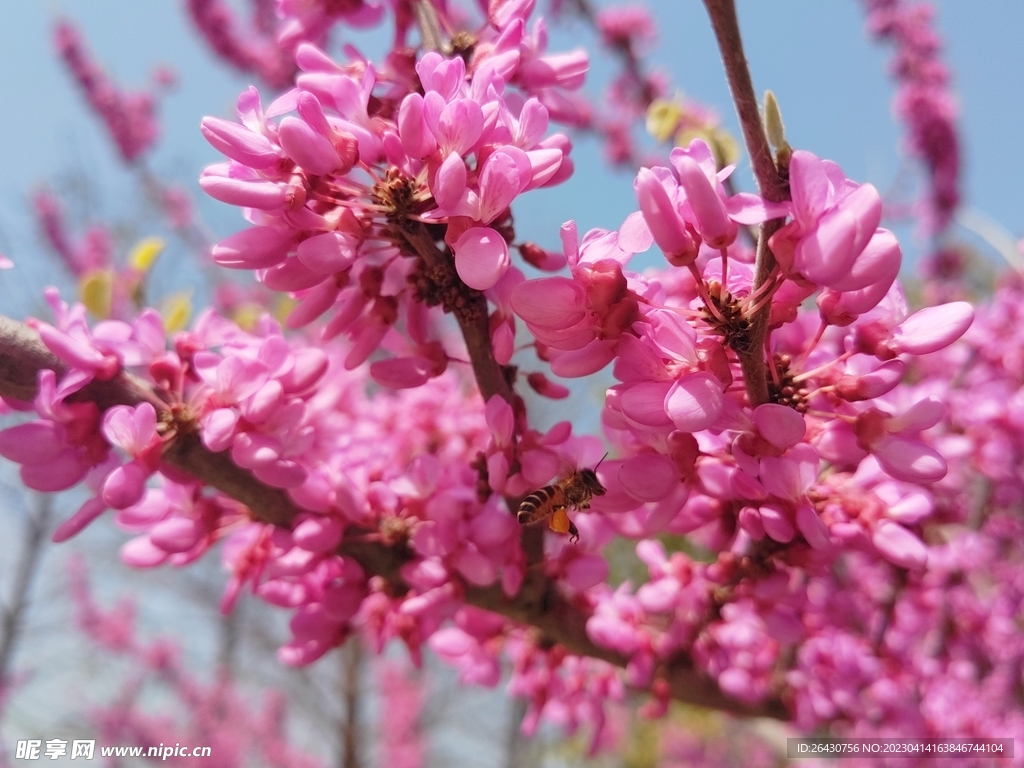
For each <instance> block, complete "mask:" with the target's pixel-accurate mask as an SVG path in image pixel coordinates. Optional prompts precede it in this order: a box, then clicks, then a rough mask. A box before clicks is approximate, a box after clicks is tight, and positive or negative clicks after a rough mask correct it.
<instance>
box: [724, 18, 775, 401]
mask: <svg viewBox="0 0 1024 768" xmlns="http://www.w3.org/2000/svg"><path fill="white" fill-rule="evenodd" d="M704 6H705V8H707V11H708V16H709V17H710V19H711V26H712V27H713V28H714V30H715V38H716V39H717V40H718V48H719V50H720V51H721V53H722V64H723V65H724V67H725V75H726V79H727V80H728V81H729V91H730V92H731V93H732V99H733V102H734V103H735V105H736V114H737V115H738V116H739V120H740V128H741V129H742V131H743V140H744V142H745V143H746V145H747V152H748V153H749V154H750V165H751V168H752V169H753V171H754V178H755V179H756V181H757V186H758V189H759V190H760V192H761V195H762V196H763V197H764V198H765V199H766V200H768V201H770V202H773V203H778V202H782V201H783V200H787V199H789V187H788V184H787V182H786V180H785V179H784V178H783V177H782V175H781V174H780V173H779V170H778V168H777V167H776V165H775V160H774V159H773V158H772V151H771V147H770V146H769V144H768V137H767V136H766V135H765V132H764V125H763V124H762V123H761V113H760V110H759V109H758V104H757V96H755V95H754V83H753V82H752V80H751V78H750V69H749V68H748V67H747V58H746V56H745V55H744V53H743V40H742V38H741V37H740V26H739V22H738V20H737V18H736V7H735V6H734V5H733V0H704ZM781 226H782V219H772V220H770V221H766V222H765V223H764V224H762V225H761V229H760V232H759V233H758V243H757V257H756V261H755V265H754V284H753V286H752V287H751V291H752V292H754V293H756V292H757V289H758V288H760V287H761V286H762V285H764V284H765V283H766V282H767V281H768V280H769V279H770V277H771V274H772V271H773V270H774V269H775V256H774V255H773V254H772V252H771V249H770V248H769V247H768V238H770V237H771V236H772V235H773V234H775V232H776V231H777V230H778V229H779V228H780V227H781ZM770 313H771V305H770V304H766V305H765V306H764V307H762V308H761V310H760V311H759V312H757V313H756V314H755V315H754V316H753V317H752V318H751V325H750V336H749V339H750V344H749V346H748V351H745V352H739V353H737V354H738V355H739V359H740V365H741V367H742V368H743V377H744V382H745V384H746V388H747V397H748V398H749V399H750V404H751V405H752V406H757V405H762V404H763V403H766V402H768V376H767V372H766V370H765V349H764V346H765V338H766V336H767V331H768V317H769V315H770Z"/></svg>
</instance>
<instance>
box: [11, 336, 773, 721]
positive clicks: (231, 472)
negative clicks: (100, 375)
mask: <svg viewBox="0 0 1024 768" xmlns="http://www.w3.org/2000/svg"><path fill="white" fill-rule="evenodd" d="M43 368H49V369H51V370H54V371H56V372H57V373H58V374H63V373H64V372H66V371H67V366H66V365H65V364H64V363H63V362H61V361H60V360H59V359H58V358H57V357H56V356H54V355H53V354H52V353H51V352H50V351H49V350H48V349H46V347H45V346H43V344H42V342H41V341H40V340H39V337H38V336H37V335H36V334H35V332H34V331H32V330H31V329H30V328H28V327H26V326H24V325H22V324H21V323H17V322H15V321H13V320H10V319H9V318H5V317H2V316H0V396H3V397H12V398H16V399H18V400H31V399H32V398H33V397H34V396H35V391H36V381H37V380H38V373H39V371H40V370H41V369H43ZM77 397H78V398H79V399H87V400H90V401H92V402H95V403H96V404H97V405H98V406H99V407H100V408H101V409H103V410H105V409H107V408H110V407H112V406H114V405H117V404H124V405H137V404H138V403H140V402H142V401H144V400H145V401H148V402H157V403H161V407H162V408H163V409H164V411H166V410H167V408H168V406H167V404H165V403H162V401H160V400H159V398H157V396H156V395H155V394H154V393H153V392H152V390H149V389H148V388H147V387H146V385H145V383H144V382H142V381H141V380H139V379H137V378H136V377H134V376H131V375H130V374H125V373H122V374H121V375H120V376H118V377H117V378H115V379H113V380H111V381H107V382H96V381H94V382H92V383H91V384H90V385H89V386H88V387H86V388H85V389H83V390H82V391H81V392H80V393H77ZM163 459H164V461H166V462H167V463H169V464H171V465H173V466H175V467H177V468H178V469H181V470H184V471H186V472H188V473H189V474H191V475H192V476H194V477H195V478H196V479H198V480H200V481H201V482H203V483H205V484H206V485H209V486H212V487H213V488H216V489H218V490H220V491H221V492H223V493H225V494H227V495H228V496H230V497H232V498H234V499H236V500H237V501H239V502H241V503H243V504H245V505H246V506H247V507H248V508H249V511H250V513H251V515H252V517H253V519H254V520H257V521H258V522H262V523H269V524H272V525H280V526H285V527H287V526H289V525H290V524H291V522H292V521H293V520H294V519H295V517H296V516H297V515H299V513H300V510H299V508H298V507H296V506H295V505H294V504H293V503H292V501H291V500H290V499H289V498H288V497H287V495H286V494H285V493H284V492H282V491H281V490H279V489H276V488H271V487H269V486H266V485H264V484H262V483H261V482H260V481H258V480H257V479H256V478H255V477H253V475H252V474H251V473H249V472H248V471H247V470H244V469H242V468H240V467H237V466H235V465H234V464H232V463H231V462H230V461H229V459H228V457H227V454H226V453H212V452H210V451H209V450H207V449H206V448H205V447H204V446H203V444H202V442H201V441H200V440H199V439H198V437H197V436H195V435H185V436H179V437H177V438H175V439H174V440H173V441H172V443H171V445H170V446H169V448H168V449H167V450H166V451H165V453H164V455H163ZM338 552H339V554H342V555H345V556H348V557H351V558H352V559H354V560H355V561H356V562H358V563H359V564H360V565H361V566H362V567H363V569H365V570H366V571H367V573H370V574H373V575H376V576H381V577H383V578H384V579H386V580H387V581H388V582H389V583H390V584H391V585H392V587H393V588H394V589H395V590H396V591H402V590H404V589H405V588H406V587H405V584H404V583H403V582H402V578H401V575H400V573H399V569H400V568H401V566H402V564H403V563H404V562H406V558H407V555H406V554H404V553H403V552H402V551H400V550H399V549H396V548H392V547H388V546H385V545H384V544H382V543H380V542H373V541H365V540H363V541H358V540H354V539H349V540H347V541H344V542H343V543H342V544H341V546H340V547H339V549H338ZM539 578H541V579H543V586H544V589H543V590H542V593H541V597H540V599H537V598H536V597H535V596H534V595H532V594H526V592H525V591H524V592H521V593H520V594H518V595H516V596H514V597H508V596H506V595H505V594H504V593H503V592H502V590H501V587H500V586H497V585H495V586H490V587H474V586H469V585H464V593H465V598H466V602H468V603H470V604H471V605H474V606H476V607H478V608H482V609H484V610H488V611H492V612H494V613H498V614H500V615H502V616H505V617H506V618H508V619H511V620H512V621H515V622H519V623H522V624H527V625H531V626H533V627H535V628H536V629H537V630H539V632H540V634H541V636H542V638H543V639H544V640H545V641H547V642H553V643H558V644H560V645H562V646H564V647H565V648H566V650H568V651H569V652H570V653H573V654H577V655H580V656H590V657H592V658H595V659H601V660H604V661H606V662H608V663H610V664H614V665H615V666H619V667H624V666H625V665H626V663H627V662H628V659H627V658H626V657H624V656H621V655H619V654H617V653H615V652H614V651H610V650H608V649H606V648H602V647H600V646H598V645H597V644H595V643H594V642H593V641H592V640H591V639H590V638H589V637H588V636H587V632H586V621H587V615H586V614H585V613H584V612H583V611H582V610H580V609H579V608H577V607H576V606H575V605H573V604H572V603H570V602H569V601H567V600H566V599H565V598H564V597H563V596H562V595H561V594H560V593H559V592H558V590H557V587H556V584H555V583H554V582H553V581H552V580H551V579H548V578H546V577H543V576H540V577H539ZM664 674H665V676H666V678H667V679H668V681H669V685H670V687H671V690H672V695H673V697H675V698H676V699H678V700H679V701H682V702H686V703H689V704H696V705H699V706H705V707H711V708H714V709H720V710H724V711H727V712H735V713H737V714H746V715H756V716H763V717H774V718H777V719H786V718H787V717H788V715H787V713H786V709H785V707H784V706H783V704H782V702H781V701H779V700H777V699H772V700H769V701H766V702H762V703H761V704H759V705H757V706H754V707H747V706H745V705H743V704H740V703H738V702H736V701H734V700H733V699H731V698H729V697H728V696H726V695H725V694H724V693H723V692H722V691H721V690H720V689H719V688H718V686H717V685H716V684H715V682H714V681H713V680H711V679H709V678H708V677H706V676H705V675H703V674H702V673H700V672H699V671H697V670H696V669H694V667H693V665H692V664H691V663H690V662H689V660H688V659H683V660H681V661H678V662H674V663H672V664H670V665H668V666H667V668H666V669H665V671H664Z"/></svg>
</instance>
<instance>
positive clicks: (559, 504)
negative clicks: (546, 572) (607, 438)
mask: <svg viewBox="0 0 1024 768" xmlns="http://www.w3.org/2000/svg"><path fill="white" fill-rule="evenodd" d="M607 455H608V454H607V453H606V454H605V455H604V456H602V457H601V461H604V458H605V456H607ZM601 461H599V462H597V466H596V467H594V468H593V469H574V470H573V471H572V473H571V474H569V475H568V476H567V477H565V478H563V479H561V480H559V481H558V482H557V483H553V484H551V485H545V486H544V487H543V488H541V489H539V490H536V491H534V492H533V493H531V494H530V495H529V496H527V497H526V498H525V499H523V502H522V503H521V504H520V505H519V514H518V515H517V516H516V517H517V518H518V520H519V522H520V524H522V525H529V524H530V523H536V522H538V521H539V520H547V521H548V526H549V527H550V528H551V530H552V531H555V532H556V533H568V534H569V541H578V540H579V538H580V532H579V531H578V530H576V526H575V525H573V522H572V520H570V519H569V510H571V509H589V508H590V500H591V499H592V498H594V497H595V496H604V494H605V487H604V486H603V485H601V481H600V480H598V479H597V467H600V466H601Z"/></svg>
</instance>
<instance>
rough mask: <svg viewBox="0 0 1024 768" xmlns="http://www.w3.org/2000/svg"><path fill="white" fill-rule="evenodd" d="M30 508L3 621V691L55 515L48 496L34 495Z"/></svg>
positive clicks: (0, 636) (0, 652)
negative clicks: (19, 558)
mask: <svg viewBox="0 0 1024 768" xmlns="http://www.w3.org/2000/svg"><path fill="white" fill-rule="evenodd" d="M29 506H30V509H29V514H28V518H27V519H26V520H25V537H24V540H23V543H22V547H21V560H20V562H19V563H18V567H17V570H15V572H14V582H13V584H12V585H11V594H10V596H9V598H8V602H7V605H5V606H4V607H3V614H2V618H0V691H2V690H3V689H4V688H5V687H6V686H7V683H8V679H9V676H10V675H9V672H10V666H11V659H12V658H13V657H14V649H15V647H16V645H17V640H18V636H19V634H20V633H21V628H22V625H23V623H24V618H25V611H26V610H27V608H28V595H29V592H30V591H31V589H32V580H33V578H34V577H35V574H36V570H37V569H38V566H39V559H40V556H41V555H42V551H43V545H44V544H45V541H46V533H47V531H48V530H49V528H50V519H51V517H52V514H53V500H52V498H51V497H50V496H49V495H47V494H42V493H32V494H31V502H30V505H29Z"/></svg>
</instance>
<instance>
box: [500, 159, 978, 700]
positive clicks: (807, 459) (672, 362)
mask: <svg viewBox="0 0 1024 768" xmlns="http://www.w3.org/2000/svg"><path fill="white" fill-rule="evenodd" d="M671 159H672V167H671V168H653V169H645V170H641V171H640V173H639V174H638V176H637V181H636V185H635V186H636V190H637V196H638V199H639V203H640V213H639V214H634V215H632V216H631V217H629V218H628V219H627V221H626V223H625V224H624V225H623V227H622V228H620V230H619V231H618V232H602V231H595V232H591V233H589V234H588V235H587V236H586V237H584V238H583V240H582V242H581V243H577V239H576V234H575V230H574V228H573V227H572V226H571V225H569V226H567V227H565V228H563V241H564V244H565V252H566V257H567V260H568V262H569V264H570V269H571V275H570V276H569V277H549V278H541V279H538V280H531V281H527V282H524V283H520V284H518V285H517V286H516V287H515V289H514V291H513V293H512V306H513V308H514V310H515V311H516V312H517V314H518V315H519V316H520V317H521V318H522V319H523V320H524V321H525V322H526V324H527V327H528V328H529V329H530V330H531V331H532V332H533V333H534V335H535V336H536V338H537V342H538V343H537V346H538V350H539V352H540V353H541V354H542V356H543V357H544V358H545V359H549V360H551V363H552V369H553V371H555V372H556V373H558V374H560V375H570V376H579V375H586V374H589V373H592V372H594V371H596V370H599V369H600V368H603V367H604V366H605V365H607V364H608V363H609V362H613V361H614V367H613V374H614V376H615V377H616V379H618V381H619V382H620V383H618V384H616V385H615V386H613V387H612V388H611V389H609V391H608V394H607V398H606V403H605V411H604V414H603V417H602V418H603V423H604V427H605V431H606V434H607V435H608V436H609V438H610V439H611V441H612V442H613V444H614V445H616V447H617V449H618V454H619V457H618V458H615V459H612V460H609V461H607V462H605V463H603V464H602V466H601V469H600V471H599V476H600V478H601V482H602V483H603V485H604V486H605V487H606V488H607V493H606V494H605V495H604V496H602V497H601V498H600V499H595V500H594V503H593V509H594V510H595V511H594V513H592V514H590V515H585V516H584V515H581V516H580V517H581V519H582V520H584V521H586V522H587V523H589V525H592V526H594V527H596V528H597V529H598V530H600V529H602V528H608V529H610V530H609V532H608V534H607V535H609V536H610V535H611V534H613V533H617V534H619V535H625V536H631V537H636V538H645V537H650V536H653V535H657V534H659V533H663V532H671V533H678V534H689V535H691V537H692V538H693V539H694V540H696V541H698V542H700V543H701V544H702V545H703V546H705V547H707V548H708V549H709V550H711V551H713V552H717V553H718V556H717V560H716V562H714V563H712V564H711V565H703V564H699V563H694V562H693V561H691V560H690V558H688V557H686V556H684V555H682V554H681V553H676V554H674V555H672V556H671V558H670V557H668V555H667V554H666V552H665V551H664V549H663V548H662V547H661V545H660V544H658V543H657V542H654V541H646V542H642V543H641V545H639V546H638V550H637V554H638V556H639V557H640V558H641V559H642V560H643V561H644V562H646V563H647V565H648V568H649V569H650V581H649V582H648V583H647V584H645V585H643V586H642V587H641V588H639V589H637V590H635V592H634V591H633V590H632V589H629V588H626V587H625V586H624V587H622V588H620V589H618V590H615V591H614V592H612V591H610V590H608V588H607V587H599V588H597V589H598V592H597V593H596V600H597V605H596V606H595V608H594V612H593V615H592V617H591V619H590V621H589V622H588V632H589V634H590V636H591V638H592V639H594V640H595V641H597V642H599V643H600V644H602V645H605V646H608V647H612V648H615V649H616V650H618V651H619V652H621V653H622V654H624V655H625V656H627V657H628V658H630V659H632V661H631V664H630V670H631V674H634V675H635V676H636V678H635V684H641V685H642V684H645V683H647V682H649V678H650V675H651V672H652V670H653V669H654V668H655V666H656V665H657V664H658V663H662V662H664V661H666V660H668V659H670V658H672V657H673V656H674V655H676V654H678V653H679V652H682V651H686V652H691V653H692V654H693V657H694V659H695V661H696V662H697V663H698V664H700V665H701V666H702V668H704V669H705V670H706V671H707V672H708V673H709V674H711V675H713V676H714V677H715V678H716V679H717V680H718V683H719V685H720V686H721V687H722V689H723V690H725V691H727V692H728V693H729V694H730V695H732V696H734V697H735V698H737V699H738V700H741V701H747V702H749V703H754V702H757V701H760V700H762V699H763V698H764V697H765V696H766V695H768V693H769V691H770V690H771V688H772V686H773V684H774V682H773V681H774V679H775V675H776V674H777V671H776V670H777V663H778V661H779V654H780V649H781V647H782V645H783V644H793V643H796V642H799V641H800V640H801V639H802V636H803V629H802V627H801V611H802V606H801V601H800V600H799V599H798V598H796V597H794V598H793V599H792V600H790V599H789V598H787V597H786V595H787V587H786V586H785V585H786V583H787V582H788V581H789V577H788V576H786V575H785V574H784V573H783V572H773V568H772V567H770V566H769V568H768V570H767V572H762V573H761V574H760V575H758V574H757V570H756V568H755V566H754V563H757V562H761V563H762V566H761V567H762V568H763V567H765V565H767V564H768V563H772V562H775V561H780V562H785V563H789V564H791V565H792V564H799V565H802V566H803V567H806V568H809V569H811V570H812V572H813V571H814V570H817V569H821V568H822V567H824V566H826V565H827V564H829V563H831V562H834V561H835V560H836V559H837V558H838V557H839V556H840V555H841V554H842V553H844V552H846V551H849V550H851V549H853V550H855V551H857V550H860V551H867V552H870V553H872V554H873V555H874V556H875V557H881V558H883V559H884V560H887V561H889V562H890V563H892V564H893V565H895V566H898V567H900V568H904V569H912V570H913V569H920V568H922V567H924V566H925V564H926V563H927V559H928V547H927V546H926V545H925V544H924V543H923V541H922V540H921V538H920V532H921V522H922V520H924V519H925V518H927V517H928V515H930V514H931V513H932V511H933V510H932V505H931V504H930V502H929V497H928V496H927V495H923V494H922V493H921V492H920V491H918V490H916V488H917V486H918V485H921V484H928V483H932V482H934V481H936V480H939V479H941V478H942V477H943V475H944V474H945V473H946V460H945V458H944V457H943V455H942V454H940V452H939V451H938V450H937V449H936V447H935V446H933V445H932V444H931V441H930V440H928V439H927V438H926V437H924V436H923V434H922V433H923V432H924V431H925V430H928V429H929V428H931V427H933V426H935V425H936V424H937V423H938V422H940V421H941V420H942V418H943V416H944V408H943V406H942V403H941V400H940V399H939V398H938V397H936V395H935V394H934V393H932V392H931V391H930V390H927V389H922V388H910V387H906V386H902V387H901V386H900V383H901V381H902V380H903V377H904V374H905V371H906V366H907V362H906V361H907V360H910V359H911V358H912V356H915V355H923V354H927V353H931V352H935V351H937V350H940V349H942V348H944V347H946V346H948V345H949V344H950V343H952V342H953V341H955V340H956V339H957V338H958V337H959V336H960V335H961V334H963V333H964V331H965V330H966V329H967V327H968V326H969V325H970V322H971V318H972V312H971V309H970V307H969V306H968V305H966V304H963V303H954V304H949V305H945V306H941V307H935V308H931V309H928V310H923V311H921V312H919V313H917V314H913V315H911V314H909V313H908V310H907V308H906V304H905V302H904V300H903V296H902V293H901V291H900V289H899V287H898V285H897V284H896V283H895V277H896V272H897V271H898V268H899V261H900V249H899V246H898V244H897V243H896V240H895V238H894V237H893V236H892V234H891V233H889V232H888V231H886V230H884V229H880V228H878V224H879V220H880V216H881V200H880V198H879V195H878V193H877V192H876V191H875V190H874V188H873V187H871V186H870V185H857V184H855V183H854V182H851V181H849V180H848V179H846V178H845V176H844V175H843V174H842V172H841V170H840V169H839V168H838V167H837V166H835V165H834V164H832V163H829V162H823V161H820V160H818V159H817V158H816V157H814V156H813V155H811V154H810V153H808V152H806V151H803V150H798V151H796V152H794V153H793V156H792V161H791V164H790V167H789V172H790V177H789V181H790V187H791V190H792V201H791V202H790V203H786V204H784V205H779V204H769V203H766V202H765V201H763V200H761V199H759V198H756V197H755V196H753V195H729V194H728V193H727V192H726V191H725V189H724V187H723V186H722V184H721V181H722V178H723V177H724V176H726V175H727V174H728V173H729V171H730V170H731V169H728V168H727V169H725V170H723V171H721V172H719V171H718V170H717V169H716V167H715V164H714V160H713V158H712V156H711V152H710V149H709V148H708V146H707V145H706V144H705V143H704V142H703V141H700V140H695V141H694V142H693V143H691V145H690V147H688V148H686V149H677V150H674V151H673V152H672V157H671ZM786 213H789V218H788V221H787V223H785V225H784V226H782V227H781V229H779V230H778V231H777V232H776V233H775V234H774V235H773V237H772V239H771V245H772V249H773V252H774V254H775V256H776V259H777V263H776V266H775V269H774V270H773V272H772V274H771V275H770V276H769V278H768V280H767V281H766V282H765V283H763V284H761V285H760V286H755V285H754V282H753V276H754V270H753V267H752V265H751V264H750V261H751V254H750V253H749V251H748V249H747V248H746V247H745V246H743V245H742V243H741V242H740V241H739V240H738V235H739V230H740V227H742V226H747V225H750V224H756V223H758V222H759V221H762V220H764V219H766V218H768V217H770V216H779V215H780V214H782V215H784V214H786ZM652 241H653V242H654V243H657V244H658V246H659V247H660V248H661V250H662V251H663V253H664V254H665V256H666V258H667V259H668V260H669V262H670V263H672V264H673V265H674V266H677V267H680V268H681V269H679V270H676V271H674V272H672V273H665V274H660V273H656V272H648V273H646V274H644V275H636V274H631V273H628V272H626V271H625V266H626V264H627V262H628V260H629V259H630V257H631V256H632V255H633V253H635V252H639V251H642V250H646V248H647V247H648V246H649V245H650V244H651V242H652ZM813 294H817V301H816V307H815V309H814V310H813V311H807V310H804V309H802V308H801V307H802V305H803V304H804V302H805V300H806V299H807V298H808V297H809V296H811V295H813ZM762 308H763V311H764V312H765V313H767V315H768V318H769V320H768V335H769V337H768V340H767V341H766V342H765V346H766V348H767V349H768V350H770V354H771V357H772V364H771V367H770V369H769V371H770V376H771V379H770V381H769V382H768V401H767V402H764V403H762V404H760V405H757V406H756V407H752V406H751V405H750V402H749V392H748V390H747V389H746V387H745V384H746V382H745V371H744V368H743V365H744V359H743V358H744V356H745V355H749V354H750V352H751V349H750V348H749V341H748V340H747V337H746V334H747V333H748V331H749V327H750V324H751V323H752V320H753V318H754V317H755V315H756V314H757V313H758V312H759V311H762ZM590 518H597V519H598V521H597V522H593V523H591V522H590ZM597 536H598V538H600V537H601V534H598V535H597ZM776 567H780V566H776ZM741 587H742V588H741ZM733 590H735V593H732V594H730V593H731V592H732V591H733ZM723 594H725V595H727V597H722V595H723ZM709 613H710V614H711V615H712V616H713V618H711V619H709V617H708V615H709Z"/></svg>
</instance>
